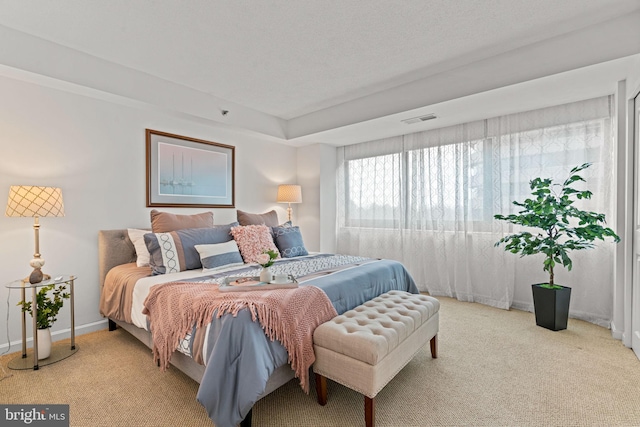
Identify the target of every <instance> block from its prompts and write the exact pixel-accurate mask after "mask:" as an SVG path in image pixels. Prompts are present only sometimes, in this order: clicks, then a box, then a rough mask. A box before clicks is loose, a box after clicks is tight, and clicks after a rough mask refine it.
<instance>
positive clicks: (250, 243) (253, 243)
mask: <svg viewBox="0 0 640 427" xmlns="http://www.w3.org/2000/svg"><path fill="white" fill-rule="evenodd" d="M231 235H232V236H233V239H234V240H235V241H236V243H237V244H238V249H240V254H241V255H242V259H244V262H256V259H257V257H258V255H260V254H262V253H264V251H266V250H269V249H270V250H273V251H275V252H276V253H277V254H278V258H280V251H278V248H277V247H276V245H275V243H273V237H271V232H270V229H269V227H267V226H266V225H264V224H261V225H245V226H238V227H233V228H232V229H231Z"/></svg>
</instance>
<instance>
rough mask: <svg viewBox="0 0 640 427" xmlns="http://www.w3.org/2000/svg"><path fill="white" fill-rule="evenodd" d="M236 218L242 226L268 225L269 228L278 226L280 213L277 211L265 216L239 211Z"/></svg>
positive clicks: (267, 213) (266, 213) (264, 214)
mask: <svg viewBox="0 0 640 427" xmlns="http://www.w3.org/2000/svg"><path fill="white" fill-rule="evenodd" d="M236 216H237V218H238V222H239V223H240V225H262V224H264V225H266V226H267V227H277V226H278V213H277V212H276V211H275V210H272V211H269V212H265V213H263V214H254V213H249V212H244V211H241V210H240V209H238V210H237V211H236Z"/></svg>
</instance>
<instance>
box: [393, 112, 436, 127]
mask: <svg viewBox="0 0 640 427" xmlns="http://www.w3.org/2000/svg"><path fill="white" fill-rule="evenodd" d="M437 117H438V116H436V115H435V114H433V113H431V114H427V115H424V116H420V117H413V118H411V119H404V120H402V122H403V123H405V124H408V125H412V124H414V123H420V122H426V121H427V120H433V119H436V118H437Z"/></svg>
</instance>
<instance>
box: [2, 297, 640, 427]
mask: <svg viewBox="0 0 640 427" xmlns="http://www.w3.org/2000/svg"><path fill="white" fill-rule="evenodd" d="M439 299H440V301H441V302H442V307H441V311H440V313H441V320H440V334H439V338H440V346H439V358H438V359H431V356H430V353H429V349H428V347H429V346H426V347H425V348H424V349H423V350H422V351H421V352H420V353H418V355H417V356H416V357H415V358H414V359H413V361H411V362H410V363H409V364H408V365H407V367H406V368H405V369H403V370H402V371H401V372H400V373H399V374H398V375H397V376H396V378H395V379H394V380H392V381H391V382H390V383H389V384H388V385H387V386H386V387H385V388H384V389H383V390H382V391H381V392H380V394H378V396H377V398H376V422H377V425H378V426H381V427H382V426H398V427H400V426H614V425H623V426H640V361H638V359H637V358H636V357H635V355H634V354H633V352H632V351H631V350H629V349H627V348H625V347H624V346H623V345H622V344H621V343H620V342H619V341H616V340H614V339H612V338H611V333H610V331H609V330H607V329H603V328H600V327H598V326H595V325H592V324H589V323H586V322H582V321H578V320H573V319H570V320H569V328H568V329H567V330H565V331H560V332H552V331H548V330H546V329H543V328H540V327H537V326H536V325H535V320H534V318H533V314H531V313H526V312H521V311H516V310H513V311H503V310H499V309H494V308H490V307H487V306H483V305H479V304H469V303H462V302H459V301H455V300H452V299H449V298H439ZM77 341H78V344H79V347H80V350H79V351H78V353H76V354H75V355H73V356H72V357H70V358H69V359H66V360H64V361H62V362H59V363H56V364H53V365H50V366H46V367H42V368H41V369H40V370H39V371H32V370H28V371H8V372H9V373H10V374H12V376H11V377H9V378H6V379H4V380H2V381H0V402H2V403H41V404H42V403H44V404H46V403H68V404H70V411H71V425H73V426H208V427H211V426H212V423H211V421H210V420H209V419H208V417H207V415H206V413H205V411H204V409H203V408H202V406H200V404H199V403H197V402H196V400H195V396H196V393H197V388H198V384H197V383H195V382H194V381H192V380H191V379H189V378H188V377H186V376H185V375H183V374H182V373H180V372H178V371H177V370H176V369H175V368H174V369H169V371H167V372H165V373H161V372H160V371H159V370H158V368H157V367H156V366H155V364H154V363H153V361H152V358H151V354H150V350H149V349H148V348H147V347H145V346H144V345H143V344H141V343H139V342H138V341H136V340H135V339H134V338H133V337H131V336H130V335H129V334H127V333H126V332H124V331H122V330H118V331H115V332H108V331H106V330H105V331H100V332H96V333H91V334H87V335H82V336H79V337H78V338H77ZM13 357H15V354H13V355H8V356H4V357H3V358H0V364H2V366H5V367H6V363H7V361H8V360H10V359H11V358H13ZM0 373H1V372H0ZM313 386H314V385H313V384H312V391H311V393H310V394H309V395H306V394H304V393H303V392H302V390H301V389H300V387H299V385H298V384H297V382H296V381H295V380H293V381H291V382H289V383H288V384H286V385H285V386H283V387H281V388H280V389H278V390H276V391H275V392H274V393H272V394H270V395H269V396H267V397H266V398H264V399H262V400H261V401H259V402H258V403H257V404H256V406H255V407H254V410H253V421H254V426H296V427H297V426H340V427H344V426H363V425H364V402H363V398H362V396H361V395H359V394H357V393H355V392H353V391H351V390H348V389H346V388H345V387H342V386H340V385H338V384H335V383H333V382H329V401H328V403H327V405H326V406H324V407H322V406H320V405H318V404H317V403H316V401H315V391H314V389H313Z"/></svg>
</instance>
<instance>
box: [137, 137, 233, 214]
mask: <svg viewBox="0 0 640 427" xmlns="http://www.w3.org/2000/svg"><path fill="white" fill-rule="evenodd" d="M146 152H147V156H146V157H147V162H146V163H147V167H146V175H147V176H146V181H147V207H183V208H187V207H189V208H191V207H203V208H205V207H206V208H233V207H235V147H234V146H232V145H225V144H219V143H217V142H212V141H205V140H202V139H196V138H190V137H187V136H182V135H174V134H171V133H167V132H160V131H157V130H152V129H146Z"/></svg>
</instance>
